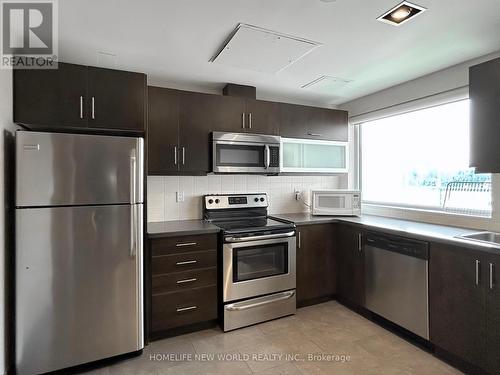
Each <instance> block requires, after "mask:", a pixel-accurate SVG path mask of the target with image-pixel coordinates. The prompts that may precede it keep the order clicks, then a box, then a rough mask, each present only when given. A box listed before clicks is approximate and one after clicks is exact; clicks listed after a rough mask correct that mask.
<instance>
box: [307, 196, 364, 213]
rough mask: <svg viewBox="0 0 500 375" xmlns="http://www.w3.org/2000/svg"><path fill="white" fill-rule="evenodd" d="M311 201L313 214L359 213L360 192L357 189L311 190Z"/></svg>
mask: <svg viewBox="0 0 500 375" xmlns="http://www.w3.org/2000/svg"><path fill="white" fill-rule="evenodd" d="M311 201H312V206H311V209H312V214H313V215H331V216H358V215H361V192H360V191H359V190H313V191H311Z"/></svg>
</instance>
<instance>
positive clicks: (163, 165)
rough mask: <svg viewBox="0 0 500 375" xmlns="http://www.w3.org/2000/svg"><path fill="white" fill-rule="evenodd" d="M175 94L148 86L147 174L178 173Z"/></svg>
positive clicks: (177, 121)
mask: <svg viewBox="0 0 500 375" xmlns="http://www.w3.org/2000/svg"><path fill="white" fill-rule="evenodd" d="M179 96H180V95H179V91H177V90H171V89H164V88H161V87H152V86H149V87H148V137H147V139H148V174H151V175H164V174H172V173H176V172H178V170H179V150H178V144H179Z"/></svg>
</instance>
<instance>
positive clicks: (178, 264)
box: [175, 260, 197, 266]
mask: <svg viewBox="0 0 500 375" xmlns="http://www.w3.org/2000/svg"><path fill="white" fill-rule="evenodd" d="M196 263H197V261H196V260H186V261H184V262H177V263H175V265H176V266H185V265H187V264H196Z"/></svg>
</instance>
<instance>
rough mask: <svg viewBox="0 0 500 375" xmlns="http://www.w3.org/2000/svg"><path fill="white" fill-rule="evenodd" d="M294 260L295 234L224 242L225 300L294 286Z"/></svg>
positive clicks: (268, 292) (258, 294)
mask: <svg viewBox="0 0 500 375" xmlns="http://www.w3.org/2000/svg"><path fill="white" fill-rule="evenodd" d="M261 237H265V236H261ZM257 238H258V237H257ZM295 262H296V248H295V235H293V236H289V237H284V238H283V237H282V238H273V239H263V240H254V241H252V240H247V239H245V241H244V242H232V243H225V244H224V248H223V272H224V280H223V298H224V302H229V301H234V300H239V299H243V298H250V297H256V296H261V295H264V294H270V293H276V292H280V291H284V290H289V289H295V284H296V271H295Z"/></svg>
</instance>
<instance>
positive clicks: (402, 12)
mask: <svg viewBox="0 0 500 375" xmlns="http://www.w3.org/2000/svg"><path fill="white" fill-rule="evenodd" d="M426 10H427V9H426V8H424V7H422V6H420V5H416V4H413V3H410V2H409V1H403V2H402V3H401V4H398V5H396V6H395V7H394V8H392V9H390V10H389V11H387V12H385V13H384V14H383V15H381V16H380V17H378V18H377V20H379V21H381V22H385V23H388V24H390V25H393V26H400V25H402V24H403V23H405V22H407V21H409V20H410V19H412V18H414V17H415V16H418V15H419V14H422V13H423V12H425V11H426Z"/></svg>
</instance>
